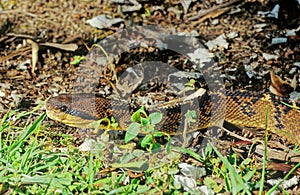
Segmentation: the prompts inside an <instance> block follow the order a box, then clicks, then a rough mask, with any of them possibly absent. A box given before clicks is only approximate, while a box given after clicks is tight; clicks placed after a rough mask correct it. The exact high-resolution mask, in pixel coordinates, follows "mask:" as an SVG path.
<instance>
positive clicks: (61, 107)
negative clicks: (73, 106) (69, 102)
mask: <svg viewBox="0 0 300 195" xmlns="http://www.w3.org/2000/svg"><path fill="white" fill-rule="evenodd" d="M59 109H60V111H62V112H66V111H67V109H68V107H67V106H64V105H63V106H60V107H59Z"/></svg>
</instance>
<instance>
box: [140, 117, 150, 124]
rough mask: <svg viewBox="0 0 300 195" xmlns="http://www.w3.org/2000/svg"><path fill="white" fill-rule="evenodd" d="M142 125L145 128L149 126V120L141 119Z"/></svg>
mask: <svg viewBox="0 0 300 195" xmlns="http://www.w3.org/2000/svg"><path fill="white" fill-rule="evenodd" d="M141 124H142V125H143V126H147V125H148V124H149V120H148V119H146V118H141Z"/></svg>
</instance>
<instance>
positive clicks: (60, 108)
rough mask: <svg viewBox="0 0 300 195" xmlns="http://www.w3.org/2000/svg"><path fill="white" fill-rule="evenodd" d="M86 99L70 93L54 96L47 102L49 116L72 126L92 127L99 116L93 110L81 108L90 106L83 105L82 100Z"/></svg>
mask: <svg viewBox="0 0 300 195" xmlns="http://www.w3.org/2000/svg"><path fill="white" fill-rule="evenodd" d="M84 100H85V99H84V98H83V99H78V98H76V96H73V95H68V94H61V95H59V96H57V97H53V98H51V99H49V100H48V102H47V103H46V113H47V116H48V117H49V118H50V119H52V120H55V121H59V122H62V123H64V124H66V125H68V126H71V127H83V128H92V127H91V123H93V122H95V121H96V120H98V119H99V118H98V117H96V116H94V115H92V114H93V112H88V111H86V110H83V109H80V108H82V107H83V108H85V109H87V108H88V106H83V105H82V102H81V101H84ZM89 101H91V99H89ZM90 110H93V109H90ZM90 113H92V114H90Z"/></svg>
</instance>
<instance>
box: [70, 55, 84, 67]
mask: <svg viewBox="0 0 300 195" xmlns="http://www.w3.org/2000/svg"><path fill="white" fill-rule="evenodd" d="M83 60H85V57H84V56H74V59H73V61H72V62H71V64H72V65H79V64H80V62H81V61H83Z"/></svg>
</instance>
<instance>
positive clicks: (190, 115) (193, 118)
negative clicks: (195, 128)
mask: <svg viewBox="0 0 300 195" xmlns="http://www.w3.org/2000/svg"><path fill="white" fill-rule="evenodd" d="M186 116H187V120H188V122H189V123H194V122H196V118H197V113H196V111H195V110H188V111H187V115H186Z"/></svg>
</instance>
